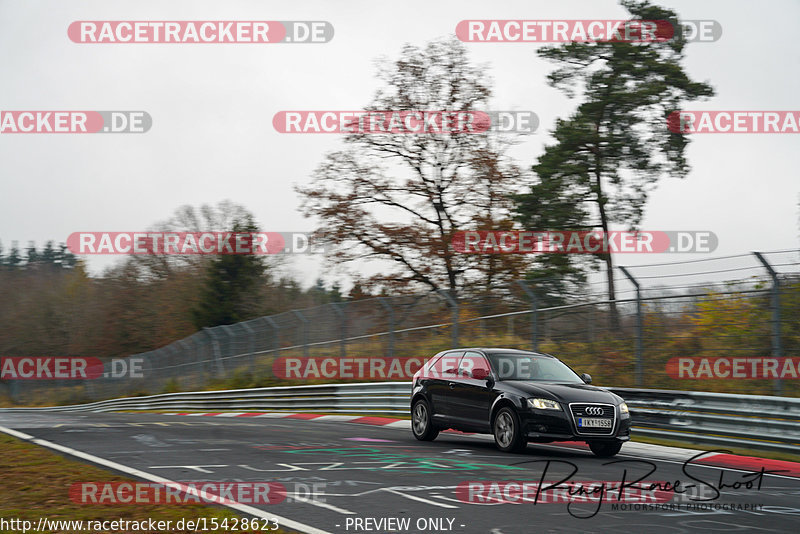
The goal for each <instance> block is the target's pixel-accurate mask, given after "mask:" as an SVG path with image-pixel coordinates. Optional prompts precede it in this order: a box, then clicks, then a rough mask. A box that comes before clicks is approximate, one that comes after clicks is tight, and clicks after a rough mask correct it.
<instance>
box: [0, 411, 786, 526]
mask: <svg viewBox="0 0 800 534" xmlns="http://www.w3.org/2000/svg"><path fill="white" fill-rule="evenodd" d="M0 426H2V427H6V428H10V429H13V430H15V431H18V432H22V433H24V434H27V435H30V436H33V437H34V438H39V439H42V440H46V441H48V442H51V443H55V444H57V445H60V446H63V447H69V448H71V449H76V450H78V451H82V452H84V453H87V454H91V455H94V456H97V457H99V458H102V459H105V460H108V461H111V462H116V463H117V464H121V465H124V466H127V467H129V468H133V469H137V470H140V471H142V472H144V473H147V474H151V475H153V476H158V477H164V478H166V479H169V480H172V481H179V482H189V481H225V482H242V481H258V482H281V483H282V484H283V485H284V486H286V488H287V490H288V492H289V495H288V498H286V499H285V500H284V501H283V502H281V503H279V504H254V505H252V506H254V507H255V508H258V509H260V510H263V511H264V512H265V514H264V517H269V516H270V514H276V515H277V516H280V517H281V518H288V519H291V520H294V521H296V522H298V523H300V524H301V525H305V526H307V527H308V528H305V527H304V528H301V530H307V531H309V532H330V533H346V532H486V533H493V534H516V533H529V532H575V533H589V532H658V533H663V534H671V533H675V534H678V533H692V534H697V533H705V532H709V533H710V532H728V533H733V532H742V533H744V532H748V533H749V532H754V533H759V532H797V527H798V524H800V479H798V478H792V477H788V476H778V475H769V474H767V475H763V476H762V477H758V476H757V475H756V474H755V473H754V472H752V471H748V470H737V469H724V468H720V467H711V466H702V465H697V464H691V465H689V466H688V467H686V468H685V467H684V462H685V461H686V460H688V459H689V458H691V456H692V455H693V454H694V453H693V452H692V451H687V450H675V449H673V450H672V452H671V453H668V454H648V453H646V451H648V450H649V449H647V448H643V447H637V446H636V445H635V444H634V445H626V446H624V447H623V449H622V452H621V453H620V455H618V456H617V457H616V458H615V459H614V460H625V462H621V463H611V462H610V461H609V460H604V459H599V458H596V457H594V456H592V455H591V453H589V452H588V451H584V450H582V449H578V448H568V447H556V446H550V445H529V446H528V449H527V452H526V453H525V454H521V455H513V454H503V453H500V452H499V451H497V450H495V448H494V443H493V442H492V441H491V439H490V438H489V437H488V436H474V435H459V434H446V433H443V434H440V436H439V438H437V440H436V441H434V442H431V443H421V442H418V441H416V440H415V439H414V438H413V436H412V435H411V432H410V430H406V429H403V428H398V427H397V425H393V426H394V427H381V426H370V425H362V424H353V423H346V422H342V421H335V420H328V421H320V420H315V421H307V420H303V419H275V418H269V417H236V418H234V417H190V416H175V415H160V414H101V413H86V414H72V413H41V412H40V413H19V412H16V413H15V412H8V413H0ZM626 448H629V450H628V452H626ZM653 450H656V448H653ZM663 450H665V451H666V450H667V449H663ZM643 451H644V452H643ZM548 461H550V462H549V463H548ZM684 468H685V469H686V472H684ZM545 469H547V472H546V474H544V475H543V472H544V470H545ZM651 469H655V471H653V472H652V473H650V474H649V475H647V476H646V477H645V478H643V480H645V481H648V482H652V481H669V482H671V483H673V484H674V483H675V481H682V484H683V487H687V486H688V485H690V484H694V485H695V487H694V488H692V489H691V490H688V489H687V490H686V493H683V494H674V493H673V494H671V495H669V501H670V502H668V503H665V504H663V505H661V506H660V507H656V506H655V505H649V506H650V507H649V508H648V509H642V508H643V507H644V506H645V505H642V504H639V505H638V508H637V507H636V506H634V504H633V503H630V504H629V507H630V509H619V508H618V509H617V510H613V509H612V507H613V506H614V504H617V505H618V506H619V503H617V501H615V500H614V499H609V502H602V503H601V502H597V501H594V502H574V503H572V504H569V505H568V504H567V503H566V502H537V503H536V504H534V503H533V502H525V503H497V502H491V500H489V502H476V503H467V502H462V501H463V500H464V499H463V498H459V497H463V495H464V493H462V492H458V493H457V492H456V488H457V486H458V485H459V483H462V482H466V481H479V480H483V481H532V482H538V481H540V480H542V479H543V480H544V481H545V482H548V481H557V480H561V479H563V478H565V477H566V476H567V475H569V474H570V473H571V472H572V471H573V470H577V471H575V472H574V473H573V474H572V476H571V477H570V478H569V480H570V481H573V482H581V481H582V482H585V483H586V484H588V483H589V482H595V481H605V482H607V483H608V484H609V487H610V485H611V484H613V483H614V482H616V483H617V484H619V483H620V481H621V479H622V477H623V476H625V477H626V478H625V480H626V481H632V480H633V479H635V478H639V477H643V476H644V475H645V474H646V473H647V472H648V471H650V470H651ZM689 475H692V476H693V477H694V480H693V479H692V477H690V476H689ZM720 477H722V478H720ZM758 478H761V480H760V482H761V487H760V489H759V488H758V487H757V481H758V480H757V479H758ZM720 480H722V485H724V486H727V487H722V485H721V484H720ZM747 481H750V482H752V483H751V484H749V485H750V486H751V487H750V488H748V487H747V486H748V484H745V482H747ZM737 482H740V483H738V484H737ZM731 486H733V487H731ZM573 487H575V486H573ZM734 487H735V488H736V489H734ZM486 488H489V485H488V484H487V485H486ZM713 488H721V489H720V490H719V491H720V494H719V496H716V495H715V490H714V489H713ZM701 490H702V491H701ZM314 491H316V495H315V496H310V495H309V494H310V493H313V492H314ZM487 491H488V489H487ZM479 493H480V492H479ZM694 497H696V498H703V497H704V498H707V499H711V500H708V501H706V502H705V503H696V502H695V501H692V500H691V498H694ZM480 498H481V495H480V494H479V495H478V496H477V497H475V499H480ZM64 499H65V500H66V499H69V496H68V488H65V490H64ZM544 500H546V499H544ZM623 504H625V503H623ZM695 504H705V505H706V508H705V509H700V508H694V509H692V506H694V505H695ZM666 505H674V506H672V508H669V507H667V506H666ZM731 505H748V506H749V507H750V508H751V509H750V510H741V509H740V510H731V509H730V508H731V507H732V506H731ZM86 506H100V505H96V504H87V505H86ZM598 508H599V509H598ZM740 508H741V507H740ZM46 511H47V510H46V509H43V510H42V512H46ZM576 516H578V517H576ZM387 518H399V519H400V520H408V525H409V526H408V527H403V526H402V525H403V523H402V522H401V523H397V524H395V523H391V524H389V523H385V522H384V523H379V521H380V520H382V519H383V520H384V521H385V520H386V519H387ZM367 519H369V521H367ZM393 521H394V520H393ZM396 525H401V526H400V527H397V528H395V527H396Z"/></svg>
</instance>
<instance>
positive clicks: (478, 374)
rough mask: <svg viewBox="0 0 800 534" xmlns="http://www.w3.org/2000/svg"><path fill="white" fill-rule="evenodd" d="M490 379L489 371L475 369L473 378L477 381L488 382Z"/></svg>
mask: <svg viewBox="0 0 800 534" xmlns="http://www.w3.org/2000/svg"><path fill="white" fill-rule="evenodd" d="M488 377H489V370H488V369H480V368H479V369H473V370H472V378H474V379H475V380H486V379H487V378H488Z"/></svg>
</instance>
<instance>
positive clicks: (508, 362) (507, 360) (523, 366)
mask: <svg viewBox="0 0 800 534" xmlns="http://www.w3.org/2000/svg"><path fill="white" fill-rule="evenodd" d="M488 356H489V362H490V363H491V365H492V369H493V370H494V372H495V373H496V374H497V377H498V380H534V381H541V382H568V383H580V384H582V383H583V380H581V378H580V377H579V376H578V375H577V374H575V372H574V371H573V370H572V369H570V368H569V367H567V366H566V365H565V364H564V363H562V362H561V361H560V360H558V359H556V358H549V357H547V356H536V355H534V354H503V353H495V354H488Z"/></svg>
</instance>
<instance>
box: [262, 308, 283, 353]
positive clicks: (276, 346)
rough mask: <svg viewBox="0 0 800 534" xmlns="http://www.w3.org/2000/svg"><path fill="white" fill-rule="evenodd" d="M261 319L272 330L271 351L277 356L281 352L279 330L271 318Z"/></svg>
mask: <svg viewBox="0 0 800 534" xmlns="http://www.w3.org/2000/svg"><path fill="white" fill-rule="evenodd" d="M262 319H264V320H265V321H266V322H267V324H268V325H269V326H270V328H272V333H273V334H274V335H273V336H272V351H273V352H274V353H275V356H279V355H280V352H281V332H280V329H281V328H280V327H279V326H278V323H276V322H275V319H273V318H272V317H262Z"/></svg>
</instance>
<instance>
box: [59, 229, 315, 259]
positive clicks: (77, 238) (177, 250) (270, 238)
mask: <svg viewBox="0 0 800 534" xmlns="http://www.w3.org/2000/svg"><path fill="white" fill-rule="evenodd" d="M327 248H328V242H327V241H324V240H321V239H317V238H315V237H314V236H313V235H312V234H309V233H304V232H73V233H71V234H70V235H69V237H68V238H67V249H69V251H70V252H72V253H73V254H79V255H88V254H111V255H114V254H134V255H139V254H143V255H161V254H174V255H195V254H200V255H204V254H210V255H218V254H222V255H264V254H321V253H324V252H326V251H327Z"/></svg>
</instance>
